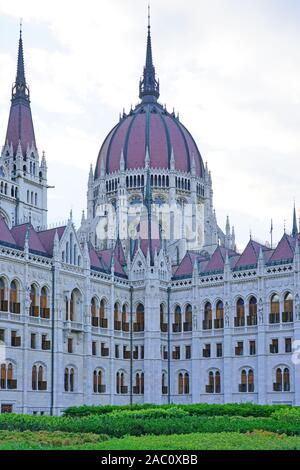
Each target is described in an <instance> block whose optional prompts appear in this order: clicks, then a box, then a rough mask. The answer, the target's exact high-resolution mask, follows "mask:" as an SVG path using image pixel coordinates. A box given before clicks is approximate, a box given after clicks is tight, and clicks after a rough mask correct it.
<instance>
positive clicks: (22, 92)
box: [12, 23, 29, 101]
mask: <svg viewBox="0 0 300 470" xmlns="http://www.w3.org/2000/svg"><path fill="white" fill-rule="evenodd" d="M17 99H23V100H25V101H29V88H28V86H27V84H26V79H25V66H24V52H23V37H22V23H20V36H19V47H18V63H17V76H16V81H15V83H14V85H13V90H12V101H15V100H17Z"/></svg>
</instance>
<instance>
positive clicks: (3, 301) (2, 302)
mask: <svg viewBox="0 0 300 470" xmlns="http://www.w3.org/2000/svg"><path fill="white" fill-rule="evenodd" d="M0 311H1V312H8V301H7V298H6V284H5V280H4V279H3V278H0Z"/></svg>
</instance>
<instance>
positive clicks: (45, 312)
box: [40, 287, 50, 320]
mask: <svg viewBox="0 0 300 470" xmlns="http://www.w3.org/2000/svg"><path fill="white" fill-rule="evenodd" d="M40 316H41V318H45V319H47V320H49V318H50V309H49V307H48V289H47V287H43V288H42V290H41V295H40Z"/></svg>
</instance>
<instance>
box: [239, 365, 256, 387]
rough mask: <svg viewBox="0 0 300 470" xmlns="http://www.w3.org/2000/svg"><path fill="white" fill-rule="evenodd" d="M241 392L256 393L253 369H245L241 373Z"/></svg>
mask: <svg viewBox="0 0 300 470" xmlns="http://www.w3.org/2000/svg"><path fill="white" fill-rule="evenodd" d="M239 392H241V393H253V392H254V371H253V369H243V370H242V371H241V383H240V385H239Z"/></svg>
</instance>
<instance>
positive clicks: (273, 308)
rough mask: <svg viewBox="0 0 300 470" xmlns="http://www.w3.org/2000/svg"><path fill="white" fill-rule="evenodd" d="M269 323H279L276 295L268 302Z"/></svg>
mask: <svg viewBox="0 0 300 470" xmlns="http://www.w3.org/2000/svg"><path fill="white" fill-rule="evenodd" d="M270 323H280V303H279V296H278V295H277V294H274V295H272V297H271V302H270Z"/></svg>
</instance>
